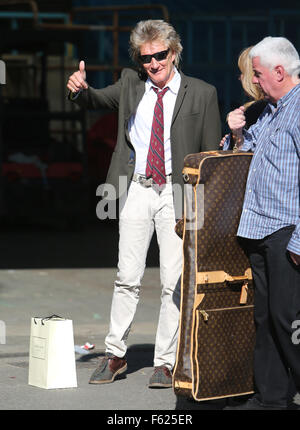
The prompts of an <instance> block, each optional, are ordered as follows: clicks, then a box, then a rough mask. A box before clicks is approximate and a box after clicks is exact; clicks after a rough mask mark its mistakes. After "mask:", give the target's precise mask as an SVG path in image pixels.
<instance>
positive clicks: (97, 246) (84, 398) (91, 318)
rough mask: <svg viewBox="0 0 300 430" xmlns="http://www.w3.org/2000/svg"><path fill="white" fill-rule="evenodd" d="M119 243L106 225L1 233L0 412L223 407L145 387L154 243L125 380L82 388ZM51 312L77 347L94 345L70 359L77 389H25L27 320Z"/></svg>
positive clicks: (104, 321)
mask: <svg viewBox="0 0 300 430" xmlns="http://www.w3.org/2000/svg"><path fill="white" fill-rule="evenodd" d="M117 239H118V233H117V229H116V225H115V224H114V225H112V224H111V223H108V224H102V225H101V224H100V226H99V224H92V225H88V226H87V228H85V229H84V230H83V231H78V232H67V231H62V230H61V231H60V230H59V229H58V230H57V229H56V228H55V229H53V230H51V229H50V230H47V228H44V227H40V228H27V227H26V228H19V229H3V230H2V231H1V232H0V252H1V263H0V321H3V322H4V323H5V327H6V339H5V344H0V410H106V411H113V410H115V411H116V410H135V411H139V410H148V411H151V410H154V411H155V410H166V411H172V410H173V411H175V410H195V409H199V408H200V409H220V407H221V406H223V403H222V404H220V402H217V403H215V402H212V403H209V404H208V405H207V404H206V405H199V404H198V403H195V402H191V401H189V400H188V399H185V398H177V396H176V395H175V394H174V391H173V389H172V388H171V389H149V388H148V381H149V378H150V376H151V374H152V371H153V367H152V366H153V350H154V342H155V331H156V325H157V321H158V311H159V306H160V282H159V270H158V267H157V262H158V256H157V251H155V243H154V244H152V245H151V247H150V252H149V258H148V266H149V267H147V269H146V271H145V276H144V279H143V285H142V290H141V295H140V303H139V306H138V310H137V313H136V317H135V320H134V324H133V326H132V329H131V332H130V335H129V338H128V371H127V375H126V377H124V378H122V379H119V380H116V381H115V382H114V383H112V384H105V385H101V386H97V385H91V384H88V381H89V378H90V376H91V374H92V372H93V370H94V369H95V368H96V366H97V362H98V360H99V357H101V356H102V355H103V354H104V339H105V335H106V333H107V331H108V324H109V313H110V305H111V298H112V291H113V283H114V279H115V277H116V268H115V265H116V258H117V255H116V251H117ZM154 241H155V239H154ZM105 266H109V267H105ZM53 314H56V315H59V316H62V317H64V318H68V319H71V320H72V321H73V330H74V344H75V345H79V346H80V345H83V344H85V343H86V342H90V343H91V344H94V345H95V349H93V350H91V351H90V353H89V355H80V354H76V355H75V358H76V372H77V382H78V387H77V388H66V389H50V390H47V389H42V388H38V387H34V386H31V385H29V384H28V366H29V342H30V322H31V318H32V317H47V316H50V315H53Z"/></svg>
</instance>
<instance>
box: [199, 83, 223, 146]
mask: <svg viewBox="0 0 300 430" xmlns="http://www.w3.org/2000/svg"><path fill="white" fill-rule="evenodd" d="M211 88H212V89H211V92H210V94H209V95H208V100H207V103H206V109H205V114H204V124H203V133H202V139H201V140H202V144H201V151H211V150H215V149H219V144H220V141H221V120H220V112H219V104H218V96H217V90H216V88H215V87H211Z"/></svg>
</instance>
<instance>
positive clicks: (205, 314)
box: [199, 305, 253, 322]
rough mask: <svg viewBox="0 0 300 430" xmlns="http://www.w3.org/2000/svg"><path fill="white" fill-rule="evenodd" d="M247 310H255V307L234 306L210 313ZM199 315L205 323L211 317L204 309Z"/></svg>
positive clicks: (211, 310)
mask: <svg viewBox="0 0 300 430" xmlns="http://www.w3.org/2000/svg"><path fill="white" fill-rule="evenodd" d="M246 308H253V305H248V306H234V307H231V308H219V309H209V310H208V311H209V312H220V311H230V310H233V309H246ZM199 313H200V314H201V315H202V318H203V321H205V322H207V321H208V318H209V315H210V314H208V313H207V312H206V311H205V310H204V309H201V310H199Z"/></svg>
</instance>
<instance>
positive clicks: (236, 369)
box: [173, 151, 255, 401]
mask: <svg viewBox="0 0 300 430" xmlns="http://www.w3.org/2000/svg"><path fill="white" fill-rule="evenodd" d="M251 159H252V154H251V153H245V152H235V153H234V152H232V151H210V152H202V153H198V154H190V155H188V156H187V157H185V160H184V169H183V177H184V181H185V184H186V185H185V209H184V217H183V219H182V220H181V221H180V222H179V223H178V224H177V226H176V232H177V234H178V235H179V236H181V237H182V239H183V258H184V260H183V271H182V278H181V305H180V306H181V308H180V329H179V339H178V348H177V357H176V364H175V367H174V372H173V387H174V391H175V394H177V395H179V396H185V397H191V398H193V399H195V400H197V401H202V400H209V399H220V398H226V397H232V396H240V395H244V394H250V393H252V392H253V349H254V340H255V328H254V321H253V285H252V275H251V269H250V265H249V261H248V258H247V257H246V255H245V254H244V252H243V250H242V248H241V247H240V245H239V242H238V238H237V236H236V232H237V228H238V224H239V219H240V215H241V210H242V204H243V199H244V192H245V186H246V180H247V174H248V168H249V165H250V162H251Z"/></svg>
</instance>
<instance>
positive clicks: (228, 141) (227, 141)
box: [223, 133, 232, 151]
mask: <svg viewBox="0 0 300 430" xmlns="http://www.w3.org/2000/svg"><path fill="white" fill-rule="evenodd" d="M229 149H232V148H231V133H229V134H228V135H227V136H226V139H225V142H224V145H223V151H228V150H229Z"/></svg>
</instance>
